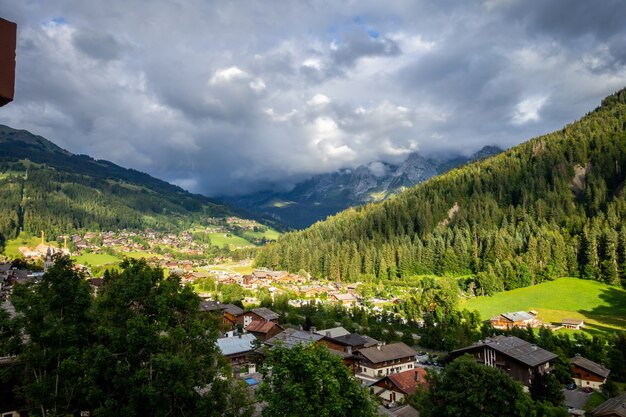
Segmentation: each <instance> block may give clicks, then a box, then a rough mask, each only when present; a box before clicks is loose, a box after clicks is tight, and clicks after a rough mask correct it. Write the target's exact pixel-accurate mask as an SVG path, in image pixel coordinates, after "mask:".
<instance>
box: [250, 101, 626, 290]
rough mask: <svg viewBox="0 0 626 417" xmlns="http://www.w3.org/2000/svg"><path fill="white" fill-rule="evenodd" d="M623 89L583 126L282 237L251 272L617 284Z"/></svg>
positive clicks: (494, 285) (622, 208)
mask: <svg viewBox="0 0 626 417" xmlns="http://www.w3.org/2000/svg"><path fill="white" fill-rule="evenodd" d="M625 131H626V89H625V90H621V91H619V92H618V93H615V94H613V95H611V96H609V97H607V98H606V99H604V100H603V101H602V105H601V106H600V107H598V108H597V109H595V110H594V111H593V112H591V113H589V114H588V115H586V116H585V117H583V118H582V119H581V120H579V121H577V122H575V123H572V124H570V125H568V126H566V127H565V128H563V129H562V130H560V131H557V132H554V133H551V134H548V135H545V136H541V137H538V138H535V139H532V140H530V141H529V142H526V143H524V144H522V145H519V146H517V147H514V148H511V149H509V150H508V151H506V152H504V153H502V154H500V155H498V156H495V157H492V158H489V159H487V160H484V161H481V162H476V163H472V164H469V165H465V166H463V167H461V168H459V169H455V170H453V171H450V172H449V173H447V174H444V175H441V176H439V177H435V178H432V179H430V180H429V181H427V182H425V183H423V184H421V185H418V186H416V187H414V188H412V189H410V190H407V191H406V192H404V193H402V194H400V195H398V196H396V197H394V198H392V199H391V200H388V201H385V202H383V203H379V204H370V205H367V206H364V207H361V208H357V209H349V210H347V211H345V212H342V213H340V214H338V215H337V216H334V217H332V218H330V219H329V220H327V221H325V222H320V223H316V224H315V225H313V226H312V227H310V228H309V229H307V230H305V231H302V232H295V233H288V234H286V235H284V236H283V237H282V238H281V239H280V240H279V241H278V242H277V243H276V244H274V245H271V246H269V247H267V249H266V250H264V251H263V252H261V253H260V254H259V255H258V258H257V263H258V264H259V265H264V266H270V267H274V268H287V269H289V270H292V271H297V270H299V269H306V270H309V271H311V273H312V274H313V275H315V276H328V277H331V278H333V279H341V280H346V281H347V280H357V279H368V278H373V277H374V276H376V277H378V278H387V279H401V278H403V277H408V276H411V275H414V274H438V275H453V276H461V275H472V277H471V278H468V281H471V282H470V284H471V285H472V286H473V287H475V288H476V290H477V292H478V293H493V292H496V291H500V290H502V289H511V288H517V287H521V286H526V285H530V284H532V283H534V282H539V281H542V280H545V279H551V278H554V277H558V276H564V275H571V276H582V277H587V278H592V279H599V280H602V281H605V282H607V283H610V284H619V283H620V281H623V280H624V278H625V277H626V201H625V200H624V194H623V193H624V191H623V188H624V178H625V177H626V132H625Z"/></svg>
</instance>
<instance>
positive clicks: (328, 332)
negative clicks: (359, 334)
mask: <svg viewBox="0 0 626 417" xmlns="http://www.w3.org/2000/svg"><path fill="white" fill-rule="evenodd" d="M315 333H317V334H321V335H322V336H326V337H333V338H334V337H339V336H345V335H347V334H350V332H349V331H347V330H346V329H344V328H343V327H341V326H339V327H333V328H330V329H323V330H318V331H316V332H315Z"/></svg>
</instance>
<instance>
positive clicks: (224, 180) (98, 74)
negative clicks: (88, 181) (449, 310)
mask: <svg viewBox="0 0 626 417" xmlns="http://www.w3.org/2000/svg"><path fill="white" fill-rule="evenodd" d="M625 14H626V6H625V3H624V2H623V1H621V0H606V1H602V2H594V3H591V2H587V1H581V0H573V1H572V0H558V1H553V2H544V1H540V0H531V1H522V0H485V1H482V2H465V1H461V0H445V1H440V0H437V1H436V0H419V1H416V2H409V3H407V2H404V1H390V2H379V1H374V0H366V1H363V2H358V3H350V2H348V3H345V4H344V3H337V4H332V5H330V4H328V3H326V2H319V1H307V2H287V1H279V2H270V3H267V2H264V3H256V4H255V3H249V2H241V1H234V2H217V1H206V0H189V1H185V2H183V3H180V2H178V3H173V2H170V1H166V0H154V1H151V2H150V5H149V7H148V6H147V5H146V4H145V3H144V2H140V1H122V0H114V1H111V2H106V4H105V3H94V2H84V1H79V0H50V1H46V2H15V1H11V0H0V15H2V17H4V18H7V19H10V20H13V21H16V22H17V23H18V38H19V39H18V50H17V82H16V99H15V101H14V102H13V103H11V105H9V106H6V107H4V108H3V109H2V112H0V123H4V124H8V125H10V126H13V127H16V128H24V129H29V130H31V131H32V132H34V133H36V134H41V135H43V136H45V137H47V138H49V139H51V140H53V141H54V142H56V143H57V144H59V145H60V146H63V147H65V148H67V149H69V150H71V151H73V152H75V153H85V154H89V155H92V156H94V157H96V158H101V159H109V160H112V161H113V162H116V163H119V164H121V165H124V166H127V167H132V168H135V169H139V170H143V171H147V172H149V173H150V174H152V175H155V176H157V177H160V178H163V179H165V180H169V181H173V182H175V183H177V184H179V185H181V186H183V187H185V188H187V189H190V190H192V191H196V192H202V193H205V194H207V195H219V194H224V193H230V194H232V193H244V192H250V191H255V190H259V189H262V188H267V187H275V188H282V189H284V188H288V187H290V186H293V184H295V183H296V182H297V181H300V180H302V179H305V178H307V177H309V176H311V175H313V174H317V173H323V172H330V171H334V170H337V169H340V168H346V167H355V166H357V165H361V164H368V163H371V162H372V161H382V162H390V163H398V162H400V161H401V160H402V159H403V158H406V156H407V155H408V154H409V153H411V152H415V151H416V150H419V151H420V152H423V153H435V152H436V153H441V152H465V153H469V152H472V151H476V150H477V149H479V148H480V147H482V146H483V145H485V144H498V145H499V146H501V147H508V146H511V145H514V144H516V143H519V142H521V141H522V140H525V139H528V138H530V137H532V136H534V135H538V134H541V133H544V132H548V131H551V130H554V129H558V128H560V127H562V126H563V125H564V124H566V123H568V122H571V121H572V120H574V119H576V118H578V117H580V116H582V115H583V114H585V113H586V112H587V111H589V110H590V109H592V108H594V107H595V106H596V105H597V104H598V103H599V101H600V99H601V98H602V97H604V96H606V95H607V94H610V93H612V92H613V91H615V90H617V89H619V88H622V87H624V86H625V85H626V69H625V68H626V67H625V65H624V64H625V63H626V42H625V41H624V39H626V26H624V25H623V23H622V18H621V17H622V16H624V15H625ZM370 166H371V167H374V169H376V170H380V169H383V168H384V165H383V164H371V165H370ZM377 172H378V171H377Z"/></svg>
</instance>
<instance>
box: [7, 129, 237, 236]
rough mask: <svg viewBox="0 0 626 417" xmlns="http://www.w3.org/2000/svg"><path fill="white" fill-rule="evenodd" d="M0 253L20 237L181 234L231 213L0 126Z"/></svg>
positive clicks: (135, 173)
mask: <svg viewBox="0 0 626 417" xmlns="http://www.w3.org/2000/svg"><path fill="white" fill-rule="evenodd" d="M0 149H2V152H0V246H1V245H2V242H3V241H5V240H6V239H10V238H14V237H16V236H17V235H18V233H19V232H20V231H21V230H23V231H26V232H28V233H33V234H38V233H39V231H40V230H45V231H47V232H51V233H49V234H53V233H56V234H66V233H69V232H70V231H73V230H77V229H87V230H117V229H123V228H131V229H145V228H160V229H169V230H172V229H178V228H180V227H182V226H185V225H189V224H190V223H191V222H192V221H194V220H199V219H202V218H206V217H207V216H226V215H231V214H233V212H232V210H231V209H230V208H228V207H226V206H224V205H222V204H219V203H217V202H215V201H213V200H211V199H209V198H207V197H204V196H201V195H197V194H191V193H189V192H187V191H185V190H183V189H182V188H180V187H177V186H175V185H172V184H169V183H167V182H165V181H162V180H159V179H157V178H154V177H151V176H150V175H148V174H145V173H142V172H139V171H136V170H133V169H126V168H123V167H120V166H118V165H115V164H113V163H112V162H109V161H104V160H96V159H93V158H91V157H89V156H86V155H74V154H72V153H70V152H68V151H66V150H64V149H62V148H60V147H58V146H57V145H55V144H54V143H52V142H50V141H49V140H47V139H44V138H43V137H41V136H36V135H33V134H31V133H29V132H27V131H25V130H16V129H12V128H10V127H8V126H4V125H0Z"/></svg>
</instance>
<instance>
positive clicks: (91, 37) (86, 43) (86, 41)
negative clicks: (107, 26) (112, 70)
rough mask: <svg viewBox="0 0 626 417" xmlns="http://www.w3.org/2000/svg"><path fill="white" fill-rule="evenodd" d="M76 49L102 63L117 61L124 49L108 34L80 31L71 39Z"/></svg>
mask: <svg viewBox="0 0 626 417" xmlns="http://www.w3.org/2000/svg"><path fill="white" fill-rule="evenodd" d="M72 41H73V42H74V45H75V46H76V48H78V49H79V50H81V51H82V52H83V53H85V54H86V55H88V56H90V57H92V58H94V59H99V60H103V61H112V60H116V59H119V58H120V57H121V55H122V49H123V48H124V47H123V45H122V43H121V42H119V41H118V40H117V39H115V38H114V37H113V36H112V35H109V34H100V33H96V32H92V31H90V30H80V31H77V33H76V34H75V35H74V36H73V37H72Z"/></svg>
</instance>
